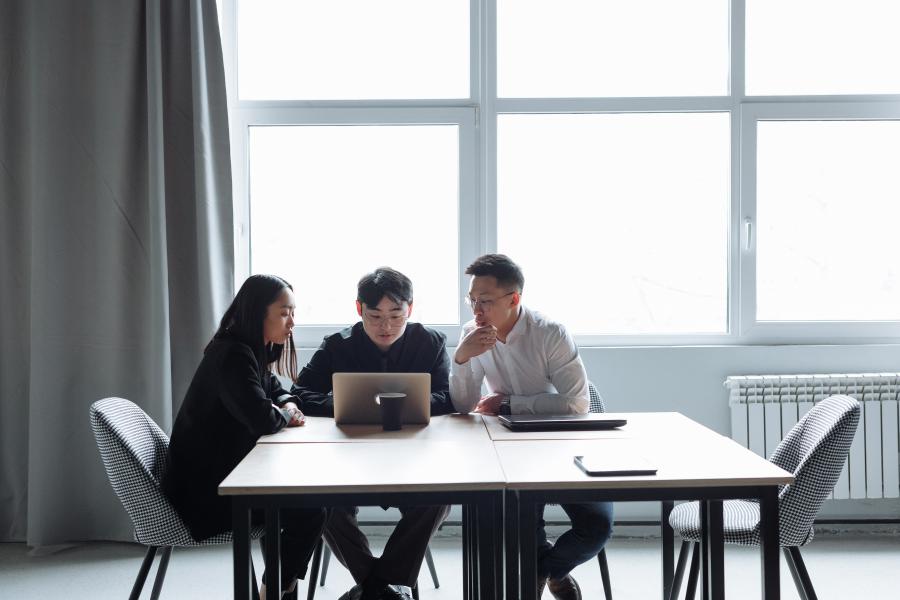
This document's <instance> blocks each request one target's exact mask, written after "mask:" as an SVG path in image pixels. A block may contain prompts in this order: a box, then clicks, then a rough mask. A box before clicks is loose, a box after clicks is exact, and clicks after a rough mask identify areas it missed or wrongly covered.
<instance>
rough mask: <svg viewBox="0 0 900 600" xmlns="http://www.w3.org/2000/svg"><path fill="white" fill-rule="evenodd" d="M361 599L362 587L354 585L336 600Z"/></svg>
mask: <svg viewBox="0 0 900 600" xmlns="http://www.w3.org/2000/svg"><path fill="white" fill-rule="evenodd" d="M361 597H362V586H361V585H354V586H353V587H352V588H350V589H349V590H347V592H346V593H344V595H343V596H341V597H340V598H338V600H359V599H360V598H361Z"/></svg>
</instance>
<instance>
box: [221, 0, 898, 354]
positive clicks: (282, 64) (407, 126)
mask: <svg viewBox="0 0 900 600" xmlns="http://www.w3.org/2000/svg"><path fill="white" fill-rule="evenodd" d="M220 2H221V8H222V11H223V13H224V14H223V18H222V23H223V39H224V42H225V43H224V46H225V49H226V71H227V75H228V78H229V99H230V110H231V114H232V147H233V158H234V160H233V163H234V174H235V188H234V189H235V215H236V225H237V227H236V236H235V239H236V247H237V256H238V272H237V276H238V278H242V277H244V276H246V275H247V274H249V273H252V272H273V273H277V274H280V275H283V276H284V277H286V278H287V279H288V280H290V281H291V282H292V283H294V284H295V287H297V288H298V294H297V296H298V302H299V305H298V311H297V312H298V319H297V320H298V324H299V326H298V338H299V339H300V340H301V342H303V343H307V344H314V343H316V342H317V340H318V339H320V338H321V335H323V334H325V333H328V332H330V331H333V330H334V329H335V328H336V327H338V326H340V325H343V324H346V323H348V322H351V321H353V320H355V319H356V314H355V310H354V306H353V300H354V298H355V285H356V281H357V279H358V278H359V277H360V276H361V275H362V274H364V273H365V272H367V271H369V270H371V269H373V268H375V267H377V266H381V265H391V266H394V267H396V268H398V269H400V270H401V271H404V272H405V273H407V274H408V275H410V277H411V278H412V279H413V282H414V286H415V291H416V302H415V304H416V306H415V310H414V313H413V316H414V318H417V319H418V320H421V321H423V322H426V323H428V324H431V325H434V326H437V327H439V328H441V329H443V330H444V331H445V333H447V334H448V336H449V338H450V339H451V340H454V339H456V337H457V336H458V332H459V326H460V324H461V323H463V322H465V321H466V320H468V319H469V318H470V314H469V309H468V308H467V307H466V306H465V304H464V303H463V302H462V301H461V298H462V295H463V293H464V292H465V286H466V285H467V281H466V277H465V276H464V275H463V274H462V271H463V269H464V268H465V266H466V265H467V264H468V263H469V262H470V261H471V260H472V259H473V258H475V257H476V256H478V255H480V254H483V253H485V252H493V251H499V252H505V253H507V254H509V255H510V256H512V257H513V258H514V259H515V260H516V261H517V262H519V263H520V264H521V265H522V267H523V269H524V271H525V277H526V288H525V294H524V301H525V302H526V303H527V304H529V305H531V306H533V307H535V308H537V309H539V310H541V311H543V312H545V313H548V314H550V315H551V316H553V317H555V318H556V319H558V320H560V321H562V322H563V323H565V324H566V325H567V326H568V327H569V329H570V330H571V331H573V332H574V333H575V334H576V336H577V338H578V341H579V343H582V344H647V343H650V344H685V343H758V342H773V341H774V342H795V343H803V342H823V341H826V342H827V341H838V340H844V341H848V340H850V341H854V340H855V341H872V340H876V339H881V338H888V337H891V336H895V335H897V334H900V268H898V266H897V264H898V263H900V242H898V241H897V240H898V239H900V236H897V235H896V234H894V233H893V231H892V229H891V228H892V227H893V226H894V225H895V223H896V222H897V220H898V217H900V214H898V213H900V208H898V207H900V176H898V175H897V174H898V173H900V170H898V168H897V166H896V165H898V164H900V36H898V35H896V32H897V31H900V3H897V2H895V1H894V0H852V1H851V0H843V1H842V0H835V1H833V2H820V1H814V0H797V1H793V2H788V3H785V2H784V1H783V0H684V1H681V2H671V1H670V0H637V1H628V2H612V1H602V2H601V1H596V2H586V1H584V0H555V1H553V2H550V1H548V0H432V1H429V2H421V1H420V0H392V1H391V2H386V1H383V0H374V1H373V0H331V1H329V2H324V3H323V2H317V1H313V0H220Z"/></svg>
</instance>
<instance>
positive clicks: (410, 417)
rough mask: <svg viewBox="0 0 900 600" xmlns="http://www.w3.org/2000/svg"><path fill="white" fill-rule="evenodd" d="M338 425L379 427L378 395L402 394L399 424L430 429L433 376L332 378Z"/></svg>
mask: <svg viewBox="0 0 900 600" xmlns="http://www.w3.org/2000/svg"><path fill="white" fill-rule="evenodd" d="M331 384H332V394H333V396H334V422H335V424H337V425H380V424H381V407H380V406H379V405H378V404H377V403H376V402H375V395H376V394H380V393H382V392H403V393H405V394H406V400H405V401H404V403H403V412H401V413H400V423H401V424H403V425H427V424H428V421H429V419H430V418H431V373H335V374H333V375H332V376H331Z"/></svg>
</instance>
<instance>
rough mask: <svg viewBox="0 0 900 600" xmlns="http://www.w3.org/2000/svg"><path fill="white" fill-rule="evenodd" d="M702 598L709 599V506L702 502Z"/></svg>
mask: <svg viewBox="0 0 900 600" xmlns="http://www.w3.org/2000/svg"><path fill="white" fill-rule="evenodd" d="M700 577H701V579H700V582H701V583H700V588H701V591H700V597H701V598H703V600H710V598H709V585H707V584H708V583H709V504H707V502H706V500H700Z"/></svg>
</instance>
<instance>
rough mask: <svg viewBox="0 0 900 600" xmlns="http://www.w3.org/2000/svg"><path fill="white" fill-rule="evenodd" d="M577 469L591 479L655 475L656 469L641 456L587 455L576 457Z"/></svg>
mask: <svg viewBox="0 0 900 600" xmlns="http://www.w3.org/2000/svg"><path fill="white" fill-rule="evenodd" d="M575 464H576V465H578V468H579V469H581V470H582V471H584V472H585V473H587V474H588V475H590V476H592V477H598V476H601V477H602V476H606V477H615V476H619V475H656V467H654V466H653V465H651V464H650V463H648V462H647V459H645V458H644V457H643V456H637V455H630V456H627V457H623V456H608V455H596V454H593V455H587V456H583V455H582V456H576V457H575Z"/></svg>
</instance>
